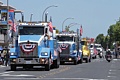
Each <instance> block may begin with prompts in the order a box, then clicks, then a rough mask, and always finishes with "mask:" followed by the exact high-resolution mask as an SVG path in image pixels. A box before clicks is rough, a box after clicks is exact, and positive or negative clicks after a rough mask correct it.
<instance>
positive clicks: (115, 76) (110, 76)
mask: <svg viewBox="0 0 120 80" xmlns="http://www.w3.org/2000/svg"><path fill="white" fill-rule="evenodd" d="M107 77H110V78H111V77H114V78H115V77H116V76H107Z"/></svg>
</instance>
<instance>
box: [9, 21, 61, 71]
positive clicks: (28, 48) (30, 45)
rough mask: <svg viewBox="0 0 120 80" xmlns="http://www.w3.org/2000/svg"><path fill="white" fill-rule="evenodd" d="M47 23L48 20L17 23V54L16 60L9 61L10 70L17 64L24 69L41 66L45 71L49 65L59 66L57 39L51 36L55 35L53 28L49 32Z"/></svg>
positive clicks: (49, 67) (48, 68)
mask: <svg viewBox="0 0 120 80" xmlns="http://www.w3.org/2000/svg"><path fill="white" fill-rule="evenodd" d="M48 24H49V22H44V23H43V22H24V23H19V25H18V37H17V39H16V43H15V44H16V46H15V48H16V52H15V53H16V54H17V55H16V58H15V59H16V60H14V61H11V65H10V66H11V70H16V68H17V67H18V66H20V67H23V68H24V69H31V68H34V67H35V66H43V67H44V68H45V70H46V71H49V70H50V69H51V67H53V68H59V63H60V62H59V52H58V51H57V47H58V45H57V40H56V39H55V37H53V36H52V35H55V33H53V32H55V31H54V30H55V29H53V31H52V32H51V31H50V27H49V25H48ZM12 56H15V55H12ZM12 56H11V57H12Z"/></svg>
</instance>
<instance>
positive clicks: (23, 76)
mask: <svg viewBox="0 0 120 80" xmlns="http://www.w3.org/2000/svg"><path fill="white" fill-rule="evenodd" d="M1 76H13V77H15V76H16V77H19V76H23V77H24V76H34V75H25V74H20V75H10V74H2V75H1Z"/></svg>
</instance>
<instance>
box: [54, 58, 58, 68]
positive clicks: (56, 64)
mask: <svg viewBox="0 0 120 80" xmlns="http://www.w3.org/2000/svg"><path fill="white" fill-rule="evenodd" d="M53 67H54V68H59V62H58V60H54V61H53Z"/></svg>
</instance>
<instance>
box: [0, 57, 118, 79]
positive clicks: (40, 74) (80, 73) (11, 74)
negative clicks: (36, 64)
mask: <svg viewBox="0 0 120 80" xmlns="http://www.w3.org/2000/svg"><path fill="white" fill-rule="evenodd" d="M119 62H120V60H119V59H113V60H112V61H111V62H110V63H109V62H107V61H106V60H105V59H99V58H97V59H94V60H93V59H92V62H91V63H82V64H78V65H72V64H65V65H60V68H58V69H51V70H50V71H44V70H43V69H33V70H23V69H21V68H18V69H17V71H10V68H9V67H0V80H119V79H120V76H119V74H120V64H119Z"/></svg>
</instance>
